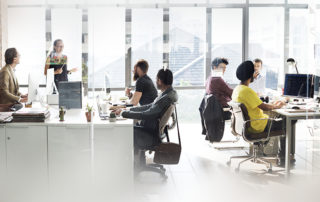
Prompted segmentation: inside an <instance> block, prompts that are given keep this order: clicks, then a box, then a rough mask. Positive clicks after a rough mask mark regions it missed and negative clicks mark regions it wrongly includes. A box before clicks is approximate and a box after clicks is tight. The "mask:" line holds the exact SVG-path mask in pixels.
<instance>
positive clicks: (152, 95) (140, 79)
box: [126, 60, 158, 106]
mask: <svg viewBox="0 0 320 202" xmlns="http://www.w3.org/2000/svg"><path fill="white" fill-rule="evenodd" d="M148 69H149V64H148V62H147V61H145V60H139V61H138V62H137V63H136V64H135V65H134V69H133V74H134V75H133V80H134V81H136V91H135V92H134V93H131V92H130V91H131V89H130V88H126V95H127V96H128V97H129V98H130V99H131V104H133V106H137V105H138V104H140V105H141V106H142V105H147V104H150V103H152V102H153V101H154V99H156V97H157V96H158V91H157V89H156V88H155V86H154V84H153V82H152V80H151V78H150V77H149V76H148V75H147V73H148Z"/></svg>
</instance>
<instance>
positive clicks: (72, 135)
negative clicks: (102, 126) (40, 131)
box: [48, 125, 91, 201]
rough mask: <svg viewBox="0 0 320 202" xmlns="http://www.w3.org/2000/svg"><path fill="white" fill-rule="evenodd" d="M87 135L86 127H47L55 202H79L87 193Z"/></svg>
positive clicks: (50, 179)
mask: <svg viewBox="0 0 320 202" xmlns="http://www.w3.org/2000/svg"><path fill="white" fill-rule="evenodd" d="M89 132H90V131H89V126H87V125H68V126H49V127H48V160H49V181H50V192H51V193H52V194H53V196H54V197H57V198H55V200H56V201H68V200H70V201H79V200H81V201H82V200H83V195H82V194H83V193H85V192H87V191H88V190H89V189H88V187H89V186H90V183H91V170H90V168H91V158H90V154H91V152H90V151H91V150H90V133H89ZM75 197H76V198H75Z"/></svg>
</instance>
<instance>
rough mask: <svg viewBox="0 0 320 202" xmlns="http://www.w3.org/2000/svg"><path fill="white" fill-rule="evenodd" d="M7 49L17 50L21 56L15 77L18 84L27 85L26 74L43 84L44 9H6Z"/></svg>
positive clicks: (44, 52)
mask: <svg viewBox="0 0 320 202" xmlns="http://www.w3.org/2000/svg"><path fill="white" fill-rule="evenodd" d="M8 47H15V48H17V50H18V52H19V53H20V55H21V58H20V64H19V65H18V66H17V69H16V75H17V78H18V80H19V84H20V85H21V84H28V73H31V74H33V75H36V76H38V78H40V79H41V80H40V83H42V84H43V83H45V77H44V74H43V72H44V65H45V61H46V39H45V9H44V8H9V9H8Z"/></svg>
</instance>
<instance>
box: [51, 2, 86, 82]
mask: <svg viewBox="0 0 320 202" xmlns="http://www.w3.org/2000/svg"><path fill="white" fill-rule="evenodd" d="M51 30H52V40H53V41H54V40H56V39H62V40H63V42H64V51H63V54H65V55H67V56H68V69H72V68H78V71H77V72H75V73H72V74H71V75H69V76H68V78H69V80H70V81H75V80H76V81H81V80H82V78H81V75H82V73H81V69H82V12H81V10H80V9H72V8H68V9H52V13H51ZM52 48H53V47H52Z"/></svg>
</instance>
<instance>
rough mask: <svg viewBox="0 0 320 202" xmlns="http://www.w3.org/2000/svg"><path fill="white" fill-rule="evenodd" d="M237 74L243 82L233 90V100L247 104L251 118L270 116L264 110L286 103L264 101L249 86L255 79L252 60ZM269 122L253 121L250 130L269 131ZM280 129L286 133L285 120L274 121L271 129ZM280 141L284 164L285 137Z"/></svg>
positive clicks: (240, 68)
mask: <svg viewBox="0 0 320 202" xmlns="http://www.w3.org/2000/svg"><path fill="white" fill-rule="evenodd" d="M236 75H237V78H238V79H239V80H240V81H241V83H240V85H238V86H237V87H236V88H235V89H234V90H233V94H232V100H233V101H234V102H239V103H242V104H244V105H245V106H246V108H247V110H248V114H249V117H250V120H254V119H265V118H268V115H266V114H264V113H263V111H271V110H273V109H280V108H282V107H283V106H284V105H285V102H284V101H276V102H274V103H273V104H267V103H263V102H262V101H261V100H260V98H259V97H258V94H257V93H256V92H255V91H254V90H252V89H251V88H250V87H249V84H250V83H252V82H253V80H254V77H253V75H254V64H253V63H252V62H251V61H245V62H243V63H241V64H240V65H239V67H238V68H237V72H236ZM269 124H270V123H268V120H256V121H252V122H251V128H249V130H250V132H253V133H260V132H263V131H265V132H267V131H268V129H269V127H267V125H269ZM279 130H283V131H284V134H285V131H286V126H285V120H282V121H274V122H272V127H271V131H279ZM280 143H281V147H280V151H279V154H278V155H279V158H280V165H284V159H285V137H281V138H280Z"/></svg>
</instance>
